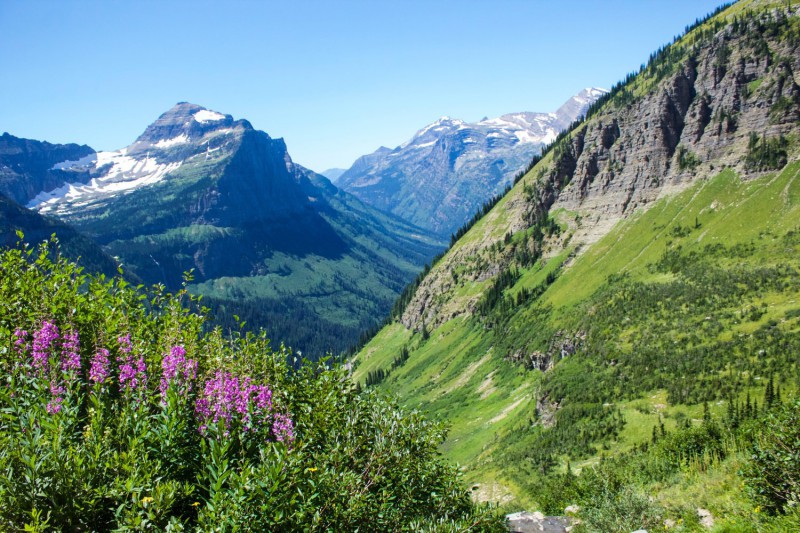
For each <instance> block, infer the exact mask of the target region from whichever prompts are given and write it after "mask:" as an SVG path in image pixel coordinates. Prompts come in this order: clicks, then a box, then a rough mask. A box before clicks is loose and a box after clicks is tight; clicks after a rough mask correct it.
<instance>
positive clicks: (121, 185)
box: [26, 149, 182, 212]
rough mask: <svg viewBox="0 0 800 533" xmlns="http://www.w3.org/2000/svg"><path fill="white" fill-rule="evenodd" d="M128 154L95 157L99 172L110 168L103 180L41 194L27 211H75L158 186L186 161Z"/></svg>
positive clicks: (74, 184) (29, 204) (121, 151)
mask: <svg viewBox="0 0 800 533" xmlns="http://www.w3.org/2000/svg"><path fill="white" fill-rule="evenodd" d="M126 154H127V150H126V149H123V150H120V151H118V152H97V153H96V154H93V156H95V158H96V160H95V162H94V166H95V168H97V169H102V168H104V167H107V168H108V170H107V171H106V172H104V173H103V175H102V176H99V177H97V178H93V179H92V180H91V181H90V182H89V183H86V184H83V183H67V184H65V185H63V186H61V187H59V188H57V189H53V190H52V191H43V192H40V193H39V194H37V195H36V197H35V198H33V199H32V200H31V201H30V202H28V204H27V205H26V207H28V208H29V209H37V210H39V211H40V212H69V211H71V210H72V208H74V207H77V206H80V205H86V204H88V203H91V202H92V201H94V200H98V199H101V198H108V197H112V196H115V195H117V194H118V193H122V192H127V191H131V190H133V189H137V188H139V187H143V186H146V185H152V184H154V183H157V182H159V181H161V180H162V179H163V178H164V176H166V175H167V174H168V173H169V172H172V171H174V170H176V169H177V168H178V167H180V166H181V163H182V161H178V162H174V163H159V162H158V161H157V160H156V159H154V158H151V157H145V158H144V159H136V158H133V157H130V156H128V155H126ZM84 159H85V158H84ZM68 168H74V166H72V167H68Z"/></svg>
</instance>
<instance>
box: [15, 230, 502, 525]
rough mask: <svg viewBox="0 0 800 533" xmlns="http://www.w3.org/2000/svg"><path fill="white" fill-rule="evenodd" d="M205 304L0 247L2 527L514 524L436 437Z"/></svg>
mask: <svg viewBox="0 0 800 533" xmlns="http://www.w3.org/2000/svg"><path fill="white" fill-rule="evenodd" d="M197 307H198V305H197V302H196V301H193V299H192V297H191V296H190V295H189V294H188V293H187V292H186V291H181V292H179V293H178V294H176V295H170V294H165V293H164V292H163V290H162V289H159V288H158V287H156V288H155V289H154V290H153V291H152V292H151V293H150V294H149V295H147V296H146V295H145V293H144V292H142V291H141V289H139V290H137V289H134V288H132V287H130V286H129V285H127V284H126V283H125V282H124V281H122V280H116V279H115V280H106V279H104V278H102V277H100V278H93V277H90V276H85V275H84V274H82V273H81V271H80V270H79V269H78V268H77V267H75V266H74V265H73V264H71V263H69V262H67V261H65V260H63V259H60V258H58V257H55V258H54V256H53V254H52V252H51V250H50V249H49V248H48V245H43V246H42V247H41V248H39V249H37V250H34V249H31V248H28V247H24V246H21V247H19V248H18V249H14V250H6V251H2V252H0V375H2V376H3V378H2V380H3V381H2V383H0V529H2V530H23V529H25V530H26V531H45V530H46V531H53V530H56V531H58V530H61V531H84V530H94V531H110V530H119V531H126V530H136V531H140V530H153V531H181V530H185V529H189V530H203V531H209V530H215V531H298V530H304V531H306V530H307V531H404V530H436V531H447V530H456V529H459V528H461V529H465V528H467V527H470V528H472V530H477V531H481V530H482V531H503V530H504V525H503V521H502V519H501V518H499V517H498V516H497V514H496V512H495V511H494V510H492V509H490V508H487V507H476V506H475V505H474V504H473V503H472V501H471V498H470V495H469V493H468V491H466V490H465V489H464V488H463V487H462V485H461V484H460V482H459V478H458V473H457V470H456V469H455V467H453V466H450V465H448V464H446V463H445V462H443V461H442V460H441V458H440V456H439V453H438V447H439V445H440V444H441V442H442V441H443V439H444V436H445V430H444V428H443V427H442V426H441V425H439V424H435V423H432V422H430V421H428V420H426V419H425V418H424V417H422V416H421V415H420V414H419V413H416V412H406V411H404V410H402V409H401V408H399V406H398V405H397V404H396V403H395V402H394V401H392V400H391V399H389V398H386V397H385V396H382V395H380V394H378V393H376V392H375V391H369V392H366V393H359V392H357V391H356V390H355V389H354V387H353V385H352V383H351V381H350V380H349V377H348V375H347V372H346V370H345V369H344V368H342V367H340V366H336V365H332V366H330V365H328V364H327V362H325V361H322V362H317V363H311V362H307V361H302V362H299V361H296V360H294V361H293V364H291V365H290V364H288V359H289V358H291V352H290V351H289V350H287V349H286V348H284V347H283V346H281V347H280V348H279V349H272V348H271V346H270V343H269V340H268V339H266V338H265V337H264V336H263V335H261V336H258V335H254V334H247V335H240V334H237V333H235V332H234V333H232V334H230V335H228V336H223V335H222V333H221V332H220V330H219V329H216V330H212V331H205V330H204V327H205V323H204V317H203V316H202V315H201V314H199V313H197V312H194V311H191V309H197Z"/></svg>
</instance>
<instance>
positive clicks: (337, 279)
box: [28, 103, 441, 355]
mask: <svg viewBox="0 0 800 533" xmlns="http://www.w3.org/2000/svg"><path fill="white" fill-rule="evenodd" d="M52 168H53V169H54V170H58V171H60V172H62V173H74V174H76V175H79V176H82V177H83V176H86V177H88V179H81V180H80V181H69V182H67V183H65V184H63V185H61V186H60V187H56V188H53V189H49V190H42V191H40V192H39V193H38V194H36V195H35V196H34V197H33V198H31V199H30V201H29V202H28V207H31V208H35V209H37V210H38V211H39V212H40V213H44V214H50V215H55V216H57V217H59V218H61V219H62V220H64V221H66V222H68V223H70V224H72V225H74V226H75V227H76V228H78V229H79V230H81V231H83V232H85V233H86V234H87V235H89V236H91V237H93V238H95V239H96V240H97V241H98V242H99V243H101V244H102V245H103V246H104V248H105V249H106V250H107V251H108V252H109V253H111V254H112V255H114V256H117V257H119V258H120V260H121V261H122V263H123V264H124V266H125V268H126V269H127V270H130V271H132V272H133V273H134V274H136V275H138V276H139V277H141V278H142V279H143V280H145V281H146V282H148V283H163V284H165V285H166V286H167V287H168V288H169V289H175V288H177V287H179V286H180V285H181V283H182V281H183V279H182V278H183V272H185V271H189V270H193V279H192V282H191V283H190V285H189V286H190V289H191V290H193V291H196V292H199V293H202V294H203V295H204V296H205V297H206V299H205V300H204V303H206V304H207V305H209V306H210V307H211V308H212V310H213V311H214V312H215V315H216V317H217V319H218V320H219V321H220V322H221V323H222V324H231V323H233V322H234V321H235V318H234V314H235V315H238V317H239V318H240V319H243V320H247V322H248V324H249V325H250V326H251V327H258V326H263V327H265V328H266V329H267V331H268V333H269V335H270V337H271V338H275V339H280V340H281V341H284V342H287V343H288V344H290V345H291V346H293V347H296V348H300V349H302V350H303V351H305V352H307V353H309V354H313V355H320V354H322V353H324V352H325V351H327V350H333V351H339V350H342V349H344V348H346V347H347V346H348V345H349V344H350V343H352V342H354V341H355V339H356V338H357V336H358V334H359V333H360V332H361V331H362V330H363V329H365V328H367V327H369V326H371V325H372V324H374V323H375V322H376V321H377V320H378V319H379V317H381V316H382V315H384V314H385V313H386V312H388V309H389V306H390V305H391V302H392V301H393V300H394V298H395V296H396V295H397V293H398V292H399V291H400V289H401V288H402V287H403V285H404V284H405V283H407V282H408V280H409V279H410V278H411V277H413V275H414V274H415V272H416V271H417V270H419V268H420V267H421V265H423V264H424V263H425V262H426V261H428V260H429V259H430V258H431V257H432V256H433V255H434V254H435V253H436V251H437V249H439V247H440V246H441V245H440V243H439V242H438V241H437V240H436V239H434V238H433V237H431V236H429V235H427V234H426V233H425V231H424V230H421V229H419V228H416V227H413V226H411V225H409V224H407V223H404V222H402V221H400V220H399V219H395V218H393V217H390V216H386V215H384V214H382V213H380V212H378V211H376V210H375V209H373V208H370V207H368V206H365V205H363V204H362V203H361V202H359V201H358V200H357V199H355V198H353V197H351V196H349V195H347V194H346V193H344V192H342V191H340V190H338V189H337V188H336V187H334V186H332V185H331V184H330V182H328V181H327V180H326V179H325V178H323V177H321V176H319V175H317V174H314V173H313V172H311V171H309V170H307V169H304V168H303V167H301V166H299V165H296V164H295V163H293V162H292V160H291V158H290V157H289V154H288V152H287V150H286V145H285V144H284V142H283V140H282V139H272V138H270V137H269V136H268V135H267V134H266V133H264V132H263V131H258V130H255V129H254V128H253V127H252V126H251V125H250V123H248V122H247V121H245V120H234V119H233V118H232V117H231V116H230V115H222V114H220V113H216V112H214V111H210V110H207V109H205V108H202V107H200V106H197V105H194V104H188V103H180V104H178V105H176V106H175V107H173V108H172V109H170V110H169V111H167V112H166V113H164V114H163V115H161V117H159V118H158V120H156V122H154V123H153V124H152V125H150V126H149V127H148V128H147V129H146V130H145V132H144V133H143V134H142V135H141V136H140V137H139V138H138V139H137V140H136V141H135V142H134V143H133V144H131V145H130V146H128V147H126V148H123V149H122V150H119V151H116V152H98V153H94V152H92V153H90V154H88V155H86V156H84V157H81V158H75V159H70V160H66V161H61V162H57V163H55V164H54V165H53V166H52Z"/></svg>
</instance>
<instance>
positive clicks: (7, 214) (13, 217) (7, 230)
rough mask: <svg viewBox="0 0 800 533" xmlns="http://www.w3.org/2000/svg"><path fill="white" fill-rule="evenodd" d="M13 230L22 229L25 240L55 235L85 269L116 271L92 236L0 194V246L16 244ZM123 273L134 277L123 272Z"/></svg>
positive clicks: (36, 241)
mask: <svg viewBox="0 0 800 533" xmlns="http://www.w3.org/2000/svg"><path fill="white" fill-rule="evenodd" d="M17 232H22V234H23V236H24V240H25V242H27V243H29V244H31V245H38V244H40V243H41V242H42V241H49V240H50V237H51V236H52V235H55V236H56V237H57V238H58V242H59V250H60V252H61V253H62V254H63V255H64V256H66V257H68V258H70V259H71V260H73V261H75V262H76V263H78V264H79V265H80V266H82V267H83V268H84V269H85V270H86V271H87V272H91V273H94V274H105V275H106V276H108V277H113V276H116V275H117V274H118V265H117V262H116V261H115V260H114V259H113V258H112V257H111V256H109V255H108V254H107V253H105V252H104V251H103V249H102V248H100V246H99V245H98V244H97V243H96V242H94V241H93V240H92V239H90V238H88V237H86V236H84V235H81V234H80V233H79V232H78V231H76V230H75V229H74V228H72V227H70V226H68V225H67V224H64V223H63V222H60V221H58V220H56V219H54V218H51V217H46V216H42V215H40V214H39V213H37V212H35V211H31V210H30V209H25V208H24V207H22V206H21V205H19V204H18V203H16V202H14V201H13V200H9V199H8V198H6V197H5V196H3V195H0V247H3V248H8V247H14V246H17V245H19V240H20V239H19V236H18V235H17ZM126 277H128V278H130V279H131V280H133V281H138V279H137V278H136V277H135V276H131V275H129V274H128V273H126Z"/></svg>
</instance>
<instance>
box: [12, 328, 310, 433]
mask: <svg viewBox="0 0 800 533" xmlns="http://www.w3.org/2000/svg"><path fill="white" fill-rule="evenodd" d="M29 336H30V334H29V333H28V332H27V331H25V330H23V329H17V330H16V331H14V334H13V339H14V349H15V351H16V352H17V354H18V355H19V357H20V364H21V365H28V364H29V365H30V366H29V369H30V370H29V371H28V372H30V373H31V374H32V375H33V376H36V377H37V378H40V379H45V380H47V381H46V383H48V386H49V392H50V395H51V398H50V400H49V401H48V403H47V405H46V410H47V412H48V413H49V414H51V415H55V414H57V413H60V412H61V411H62V409H63V406H64V394H65V393H66V392H67V389H68V387H67V385H69V384H70V383H72V382H74V381H75V379H76V378H77V377H78V376H79V375H80V372H81V357H80V341H79V338H78V333H77V331H75V330H74V329H68V330H67V331H66V333H63V334H62V332H60V331H59V329H58V326H56V324H55V323H54V322H53V321H51V320H45V321H43V322H42V324H41V327H40V328H39V329H37V330H35V331H34V332H33V335H32V342H30V343H29V342H28V340H29ZM117 343H118V356H117V365H118V371H119V387H120V391H122V392H124V393H133V392H134V391H139V392H141V393H144V391H145V388H146V386H147V366H146V364H145V360H144V356H142V355H140V354H136V353H135V352H134V350H133V342H132V341H131V336H130V334H125V335H121V336H119V337H118V338H117ZM29 349H30V353H31V359H30V360H29V361H30V362H29V363H26V362H25V354H26V353H27V352H28V350H29ZM56 357H57V358H56ZM59 371H60V372H59ZM111 375H112V358H111V354H110V352H109V350H108V349H106V348H97V350H96V351H95V353H94V355H93V356H92V357H91V360H90V361H89V370H88V382H89V383H90V384H92V385H93V386H102V385H104V384H106V383H108V382H109V380H110V378H111ZM196 380H197V361H196V360H194V359H191V358H189V357H186V349H185V348H184V347H183V346H180V345H176V346H173V347H172V348H170V350H169V353H167V354H165V355H164V357H163V359H162V361H161V382H160V386H159V390H160V392H161V399H162V403H163V404H166V398H167V393H168V392H169V390H170V388H172V387H174V388H175V390H177V391H178V392H179V394H180V395H181V397H184V398H186V397H189V395H190V394H191V393H192V392H193V384H194V382H195V381H196ZM128 397H129V396H128ZM129 398H130V397H129ZM195 415H196V417H197V421H198V426H199V427H198V429H199V431H200V433H202V434H203V435H207V434H208V430H209V427H210V426H215V427H218V428H221V429H222V432H223V435H224V436H226V437H227V436H229V435H230V432H231V430H232V429H233V428H234V427H235V428H240V429H241V431H242V432H243V433H248V432H252V431H256V430H257V429H259V428H266V429H267V430H268V431H269V433H270V434H271V437H272V438H274V439H275V440H276V441H279V442H285V443H291V442H293V441H294V439H295V434H294V423H293V422H292V419H291V417H290V416H289V415H288V414H285V413H281V412H277V411H275V410H274V409H273V403H272V390H271V389H270V387H269V386H268V385H263V384H258V383H255V382H254V381H253V380H252V379H251V378H250V377H248V376H242V377H240V376H237V375H234V374H233V373H231V372H225V371H222V370H217V371H216V372H215V374H214V377H213V378H210V379H207V380H205V382H204V383H203V387H202V389H201V390H198V391H197V399H196V401H195Z"/></svg>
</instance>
